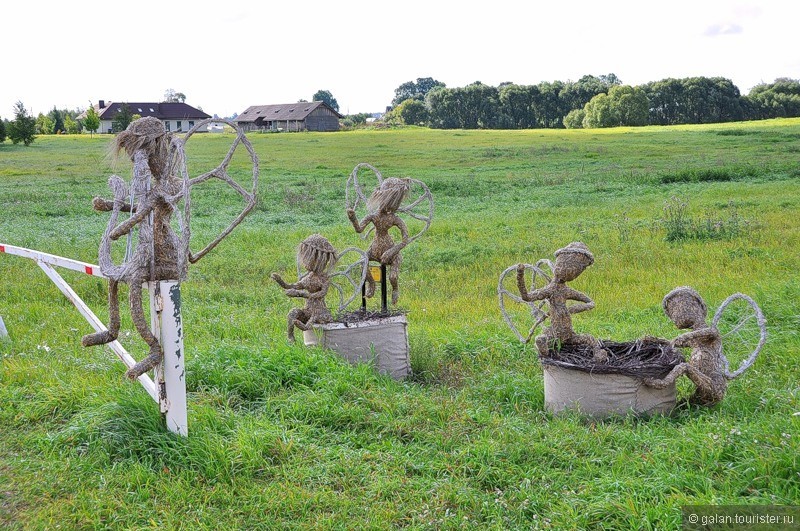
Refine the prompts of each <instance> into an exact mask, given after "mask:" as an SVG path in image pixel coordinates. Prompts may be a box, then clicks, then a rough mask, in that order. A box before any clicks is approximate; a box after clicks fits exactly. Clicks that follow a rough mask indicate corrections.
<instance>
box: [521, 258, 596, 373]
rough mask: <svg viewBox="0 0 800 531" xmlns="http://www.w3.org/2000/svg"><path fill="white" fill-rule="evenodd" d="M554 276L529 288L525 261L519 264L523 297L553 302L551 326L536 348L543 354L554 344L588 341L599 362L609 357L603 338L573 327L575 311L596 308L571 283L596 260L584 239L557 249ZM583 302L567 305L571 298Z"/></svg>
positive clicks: (524, 298)
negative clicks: (548, 281) (541, 285)
mask: <svg viewBox="0 0 800 531" xmlns="http://www.w3.org/2000/svg"><path fill="white" fill-rule="evenodd" d="M555 257H556V261H555V265H554V267H553V279H552V280H551V281H550V283H549V284H547V285H546V286H545V287H543V288H541V289H534V290H533V291H530V292H529V291H528V289H527V287H526V286H525V265H524V264H518V265H517V286H518V287H519V293H520V296H521V297H522V300H524V301H527V302H533V301H541V300H546V301H547V302H548V305H549V313H548V317H549V318H550V326H547V327H545V328H544V330H543V332H542V334H541V335H539V336H537V337H536V349H537V350H538V351H539V354H540V355H541V356H549V349H550V348H551V346H553V345H554V344H558V343H560V344H571V345H588V346H590V347H592V353H593V356H594V361H595V362H605V361H607V360H608V353H607V352H606V351H605V350H604V349H603V347H602V346H601V344H600V341H599V340H598V339H597V338H595V337H594V336H591V335H589V334H576V333H575V332H574V330H573V329H572V314H573V313H579V312H585V311H587V310H591V309H592V308H594V301H593V300H592V299H590V298H589V297H588V296H586V295H585V294H583V293H581V292H580V291H577V290H574V289H572V288H570V287H569V286H567V282H570V281H572V280H575V279H576V278H578V276H579V275H580V274H581V273H583V272H584V271H585V270H586V268H587V267H589V266H590V265H592V264H593V263H594V256H593V255H592V253H591V252H589V248H588V247H586V245H585V244H584V243H583V242H572V243H570V244H569V245H567V246H566V247H564V248H563V249H559V250H558V251H556V252H555ZM569 300H573V301H579V302H580V304H574V305H570V306H567V301H569Z"/></svg>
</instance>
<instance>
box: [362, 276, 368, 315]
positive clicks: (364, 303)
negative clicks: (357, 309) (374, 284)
mask: <svg viewBox="0 0 800 531" xmlns="http://www.w3.org/2000/svg"><path fill="white" fill-rule="evenodd" d="M361 309H362V310H364V313H367V281H366V280H365V281H364V283H363V284H361Z"/></svg>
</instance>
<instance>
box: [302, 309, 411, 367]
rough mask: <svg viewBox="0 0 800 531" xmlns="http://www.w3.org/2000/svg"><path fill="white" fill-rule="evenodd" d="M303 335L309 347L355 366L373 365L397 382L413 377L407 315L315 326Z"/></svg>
mask: <svg viewBox="0 0 800 531" xmlns="http://www.w3.org/2000/svg"><path fill="white" fill-rule="evenodd" d="M303 336H304V339H305V344H306V345H319V346H322V347H326V348H329V349H331V350H333V351H335V352H337V353H338V354H339V355H340V356H342V357H343V358H344V359H346V360H347V361H349V362H350V363H353V364H356V363H370V364H372V365H373V366H374V367H375V368H376V369H377V370H378V372H379V373H381V374H388V375H389V376H391V377H392V378H394V379H395V380H402V379H404V378H406V377H407V376H408V375H409V374H411V359H410V357H409V347H408V322H407V321H406V317H405V315H397V316H393V317H383V318H378V319H369V320H365V321H361V322H355V323H327V324H322V325H316V326H314V329H313V330H308V331H306V332H303Z"/></svg>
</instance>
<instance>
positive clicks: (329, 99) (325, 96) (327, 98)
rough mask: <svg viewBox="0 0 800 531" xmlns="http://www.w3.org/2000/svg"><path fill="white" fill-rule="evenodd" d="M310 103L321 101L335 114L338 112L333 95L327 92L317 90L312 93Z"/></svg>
mask: <svg viewBox="0 0 800 531" xmlns="http://www.w3.org/2000/svg"><path fill="white" fill-rule="evenodd" d="M311 101H321V102H324V103H326V104H327V105H328V107H330V108H331V109H333V110H334V111H336V112H339V102H337V101H336V98H334V97H333V94H331V92H330V91H329V90H318V91H316V92H315V93H314V95H313V96H312V97H311Z"/></svg>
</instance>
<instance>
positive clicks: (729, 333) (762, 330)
mask: <svg viewBox="0 0 800 531" xmlns="http://www.w3.org/2000/svg"><path fill="white" fill-rule="evenodd" d="M736 301H744V302H745V303H746V304H747V305H748V306H749V307H750V310H752V313H750V314H749V315H745V316H744V317H742V318H740V319H739V320H738V322H737V323H736V324H735V325H734V326H733V327H731V329H730V330H726V331H724V333H723V334H721V341H722V360H723V363H724V364H725V377H726V378H728V379H729V380H733V379H734V378H738V377H739V376H741V375H742V373H744V371H746V370H747V369H749V368H750V367H751V366H752V365H753V363H755V361H756V358H758V355H759V354H760V353H761V350H762V349H763V348H764V344H765V343H766V341H767V320H766V319H765V318H764V314H763V312H762V311H761V308H760V307H759V306H758V304H756V302H755V301H754V300H753V299H752V298H750V297H748V296H747V295H744V294H742V293H734V294H733V295H731V296H729V297H728V298H727V299H725V300H724V301H723V302H722V304H720V306H719V308H718V309H717V311H716V313H715V314H714V318H713V320H712V321H711V324H712V326H713V327H714V328H716V329H718V330H719V326H720V323H721V322H722V318H723V316H724V314H725V310H726V309H727V308H728V306H729V305H730V304H732V303H734V302H736ZM753 319H755V320H756V324H757V326H758V332H759V335H758V344H757V345H756V346H755V348H754V349H753V351H752V352H751V353H750V354H749V355H748V357H747V358H746V359H745V360H744V361H743V362H742V364H741V365H740V366H739V368H738V369H736V370H735V371H733V372H731V370H730V362H729V360H728V358H727V356H725V344H726V343H728V344H729V345H730V343H731V342H732V341H733V340H734V339H735V338H736V337H739V338H740V340H741V341H743V342H746V341H747V339H748V338H746V337H744V338H743V337H742V335H741V334H742V332H743V331H746V328H745V326H746V325H747V324H748V323H749V322H750V321H752V320H753Z"/></svg>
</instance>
